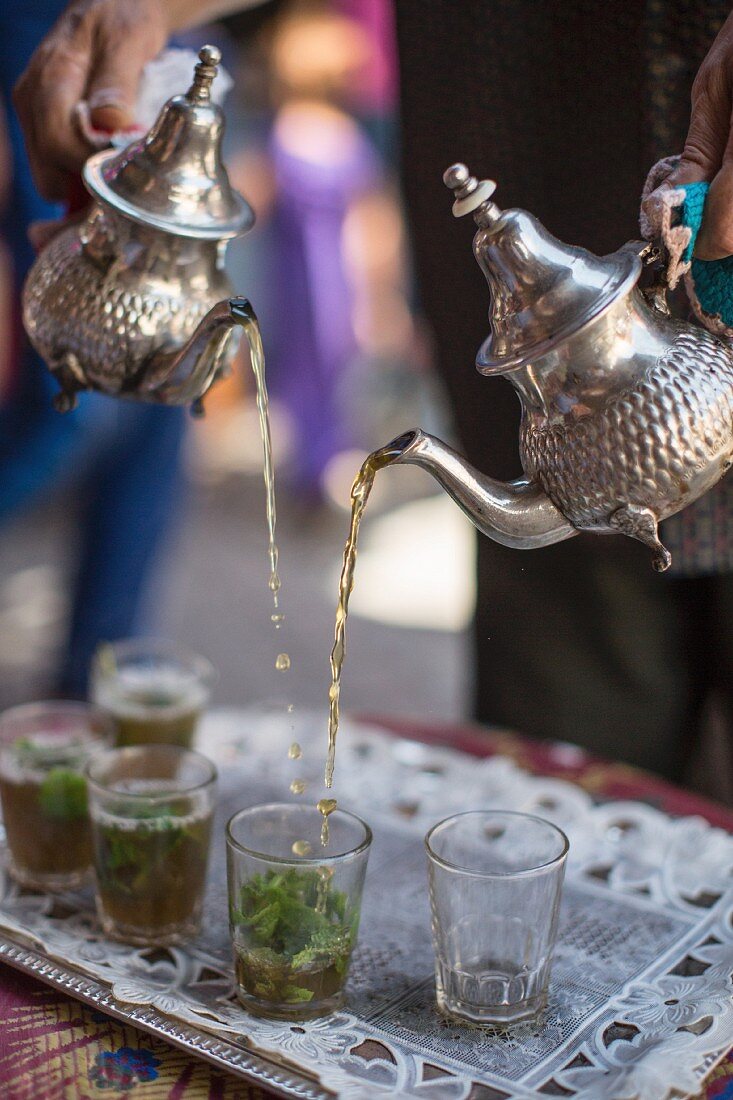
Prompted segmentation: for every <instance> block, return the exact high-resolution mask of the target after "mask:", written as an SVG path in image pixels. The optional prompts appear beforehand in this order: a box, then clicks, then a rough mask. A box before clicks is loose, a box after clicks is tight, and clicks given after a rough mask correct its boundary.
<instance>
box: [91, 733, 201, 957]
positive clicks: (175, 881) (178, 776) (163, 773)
mask: <svg viewBox="0 0 733 1100" xmlns="http://www.w3.org/2000/svg"><path fill="white" fill-rule="evenodd" d="M87 778H88V784H89V809H90V814H91V821H92V838H93V842H94V869H95V873H96V879H97V890H98V898H97V902H98V910H99V915H100V920H101V923H102V927H103V928H104V930H105V932H106V933H107V935H109V936H112V937H114V938H116V939H123V940H126V941H128V942H130V943H140V944H151V945H156V946H161V945H163V944H170V943H178V942H182V941H183V940H186V939H188V938H189V937H190V936H192V935H194V934H195V933H196V932H197V931H198V929H199V925H200V920H201V907H202V903H203V895H204V886H205V883H206V870H207V865H208V858H209V845H210V838H211V818H212V813H213V805H214V790H215V783H216V769H215V767H214V765H213V764H212V763H211V761H209V760H207V759H206V757H205V756H202V755H201V754H200V753H197V752H191V751H190V750H188V749H182V748H180V747H178V746H175V745H144V746H138V747H135V748H123V749H112V750H110V751H109V752H106V753H103V754H102V755H100V756H99V757H97V758H96V759H95V760H94V761H92V762H91V764H90V766H89V768H88V770H87Z"/></svg>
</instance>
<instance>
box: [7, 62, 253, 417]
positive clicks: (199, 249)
mask: <svg viewBox="0 0 733 1100" xmlns="http://www.w3.org/2000/svg"><path fill="white" fill-rule="evenodd" d="M199 58H200V60H199V63H198V64H197V65H196V67H195V71H194V76H193V82H192V84H191V87H190V88H189V90H188V91H187V92H186V94H185V95H176V96H174V97H173V98H172V99H169V100H168V102H167V103H166V104H165V105H164V107H163V108H162V110H161V112H160V114H159V116H158V118H157V120H156V122H155V123H154V125H153V127H152V128H151V130H150V131H149V132H148V133H147V134H146V135H145V136H144V137H143V138H141V139H140V140H137V141H133V142H132V143H131V144H130V145H128V146H127V147H126V148H124V149H122V150H121V151H119V150H115V149H108V150H105V151H103V152H100V153H97V154H96V155H94V156H92V157H90V159H89V160H88V161H87V163H86V164H85V166H84V170H83V179H84V183H85V185H86V188H87V190H88V191H89V192H90V194H91V196H92V199H93V200H94V201H93V203H92V206H91V208H90V210H89V213H88V214H87V216H86V217H85V218H84V219H83V221H82V222H81V223H79V224H76V225H70V226H69V227H68V228H66V229H64V230H62V231H61V232H60V233H58V234H57V235H56V236H55V237H54V238H53V239H52V240H51V242H50V243H49V244H48V245H47V247H46V248H45V249H44V250H43V251H42V252H41V254H40V255H39V256H38V258H37V260H36V262H35V263H34V265H33V267H32V268H31V271H30V272H29V274H28V278H27V280H26V284H25V287H24V292H23V318H24V323H25V328H26V331H27V333H28V336H29V337H30V340H31V342H32V343H33V345H34V347H35V348H36V349H37V351H38V352H39V353H40V354H41V355H42V356H43V358H44V359H45V360H46V362H47V363H48V366H49V368H50V369H51V371H52V372H53V374H54V375H55V377H56V378H57V379H58V382H59V384H60V387H61V389H60V392H59V393H58V394H57V395H56V398H55V404H56V407H57V408H58V409H59V410H60V411H66V410H68V409H71V408H73V407H74V405H75V404H76V400H77V396H76V395H77V393H78V392H79V391H80V390H87V389H93V390H99V391H101V392H102V393H106V394H111V395H116V396H122V397H129V398H136V399H138V400H143V401H155V402H163V403H165V404H173V405H180V404H188V403H191V405H192V408H193V411H194V412H201V411H202V404H201V399H202V397H203V395H204V394H205V393H206V391H207V390H208V389H209V387H210V386H211V384H212V383H213V382H214V381H215V379H216V378H217V377H219V376H220V375H221V374H222V373H224V372H225V371H226V369H227V367H228V364H229V361H230V359H231V356H232V354H233V351H234V341H233V339H232V335H233V330H234V328H235V326H238V325H241V326H243V327H244V328H245V331H246V333H247V335H248V337H249V338H250V341H252V339H259V336H258V334H257V332H256V318H255V315H254V313H253V311H252V307H251V306H250V304H249V302H248V301H247V300H246V299H244V298H230V297H229V295H230V294H231V287H230V284H229V281H228V278H227V275H226V272H225V270H224V254H225V251H226V246H227V243H228V241H229V240H230V239H231V238H232V237H236V236H239V235H240V234H242V233H244V232H246V231H247V230H248V229H249V228H250V227H251V226H252V224H253V222H254V214H253V212H252V209H251V208H250V206H249V205H248V203H247V202H246V201H245V200H244V199H243V198H242V196H241V195H239V194H238V193H237V192H236V191H234V189H233V188H232V186H231V184H230V182H229V178H228V176H227V173H226V169H225V167H224V165H223V163H222V158H221V140H222V135H223V130H224V116H223V113H222V111H221V109H220V108H219V107H218V106H217V105H216V104H215V103H213V102H212V100H211V95H210V88H211V84H212V81H213V80H214V78H215V76H216V74H217V66H218V64H219V62H220V60H221V55H220V53H219V50H218V49H216V47H214V46H204V47H203V48H202V49H201V50H200V52H199Z"/></svg>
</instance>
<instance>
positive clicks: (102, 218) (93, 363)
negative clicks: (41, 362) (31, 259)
mask: <svg viewBox="0 0 733 1100" xmlns="http://www.w3.org/2000/svg"><path fill="white" fill-rule="evenodd" d="M230 293H231V289H230V284H229V280H228V278H227V275H226V273H225V271H224V269H223V248H222V246H220V245H219V244H218V243H217V242H210V241H196V240H191V239H190V238H188V237H175V236H173V235H172V234H170V233H161V232H158V231H156V230H152V229H149V228H147V227H146V226H143V225H140V224H138V223H136V222H133V221H130V220H129V219H127V218H124V217H122V216H120V215H119V214H116V213H114V212H113V211H112V210H104V209H103V208H102V207H101V206H100V205H95V207H94V208H93V210H92V212H91V214H90V215H89V216H88V218H87V219H86V221H85V222H84V223H83V225H82V227H81V229H80V228H79V227H78V226H73V227H71V228H69V229H66V230H64V231H63V232H61V233H59V234H58V236H56V237H54V239H53V240H52V241H51V242H50V244H49V245H48V246H47V247H46V248H45V249H44V251H43V252H42V253H41V255H40V256H39V257H38V259H37V260H36V262H35V264H34V265H33V267H32V268H31V271H30V273H29V275H28V278H27V280H26V285H25V290H24V295H23V320H24V324H25V328H26V332H27V333H28V336H29V338H30V340H31V342H32V344H33V346H34V347H35V348H36V350H37V351H38V352H39V353H40V355H42V356H43V358H44V359H45V360H46V362H47V363H48V366H49V368H50V369H51V370H52V371H58V372H61V374H62V375H63V373H64V372H66V371H69V370H71V369H73V367H72V366H71V365H70V364H72V363H73V362H74V361H76V362H77V363H78V364H79V365H80V368H81V370H82V372H83V373H82V377H81V378H80V379H79V381H80V383H81V384H82V385H80V387H79V388H83V386H85V387H92V388H94V389H98V390H101V391H102V392H103V393H108V394H121V393H122V394H124V393H126V392H131V391H136V390H137V389H138V388H139V384H140V382H141V381H142V380H143V379H144V377H145V373H146V367H147V365H148V364H149V363H150V362H151V361H152V358H153V357H154V356H155V355H156V354H157V353H159V352H161V351H173V350H174V349H178V348H180V347H182V346H183V344H185V343H186V341H187V340H189V338H190V337H191V336H192V335H193V334H194V332H195V331H196V328H197V327H198V325H199V323H200V322H201V320H202V319H203V317H204V316H205V315H206V314H207V313H208V312H209V310H210V309H211V308H212V307H213V306H214V305H215V304H216V303H217V302H218V301H219V300H220V299H222V298H225V297H227V296H228V295H229V294H230ZM70 357H71V358H70ZM60 381H62V384H63V377H62V379H60Z"/></svg>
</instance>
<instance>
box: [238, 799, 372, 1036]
mask: <svg viewBox="0 0 733 1100" xmlns="http://www.w3.org/2000/svg"><path fill="white" fill-rule="evenodd" d="M322 822H323V818H322V817H321V814H320V813H319V812H318V810H317V809H316V808H315V807H313V806H296V805H292V804H285V803H270V804H268V805H264V806H252V807H251V808H249V809H246V810H240V812H239V813H237V814H235V815H234V817H232V818H231V820H230V821H229V823H228V825H227V830H226V839H227V878H228V882H229V927H230V930H231V935H232V941H233V945H234V959H235V967H236V982H237V995H238V997H239V1000H240V1001H241V1003H242V1004H243V1005H244V1007H245V1008H247V1009H248V1010H249V1011H250V1012H252V1013H253V1014H254V1015H257V1016H268V1017H273V1018H275V1019H280V1020H283V1019H284V1020H305V1019H310V1018H311V1017H314V1016H323V1015H326V1014H328V1013H329V1012H333V1011H334V1010H335V1009H337V1008H338V1007H339V1005H340V1004H342V1002H343V990H344V983H345V981H346V976H347V972H348V968H349V962H350V959H351V953H352V950H353V948H354V945H355V943H356V937H357V933H358V929H359V915H360V909H361V895H362V888H363V885H364V875H365V873H366V868H367V860H368V858H369V848H370V845H371V842H372V833H371V829H370V828H369V826H368V825H366V824H365V823H364V822H363V821H361V820H360V818H358V817H356V816H355V815H354V814H351V813H347V812H346V811H345V810H335V811H334V812H333V813H332V814H330V816H329V818H328V822H329V837H328V843H327V845H326V846H325V847H324V846H323V845H322V843H321V827H322ZM297 853H302V854H297Z"/></svg>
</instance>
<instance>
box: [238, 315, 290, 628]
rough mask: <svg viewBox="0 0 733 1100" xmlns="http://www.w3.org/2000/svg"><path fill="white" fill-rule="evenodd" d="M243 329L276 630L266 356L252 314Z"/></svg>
mask: <svg viewBox="0 0 733 1100" xmlns="http://www.w3.org/2000/svg"><path fill="white" fill-rule="evenodd" d="M241 323H242V327H243V328H244V331H245V334H246V336H247V341H248V343H249V356H250V363H251V365H252V374H253V375H254V379H255V389H256V395H257V416H258V418H259V422H260V434H261V436H262V449H263V453H264V467H263V474H264V478H265V493H266V508H267V534H268V548H267V552H268V557H269V561H270V579H269V582H268V584H269V588H270V591H271V592H272V598H273V601H274V603H275V613H274V614H273V615H272V621H273V622H274V623H275V626H276V627H278V626H279V625H280V623H281V622H282V619H283V616H282V614H280V613H278V610H277V609H278V605H279V600H278V593H279V591H280V574H279V573H278V568H277V566H278V549H277V543H276V541H275V527H276V524H277V513H276V510H275V473H274V469H273V464H272V433H271V431H270V401H269V398H268V395H267V383H266V381H265V353H264V350H263V348H262V336H261V335H260V326H259V324H258V322H257V318H256V317H255V316H254V313H252V315H251V316H249V315H247V316H244V317H243V318H242V321H241Z"/></svg>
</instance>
